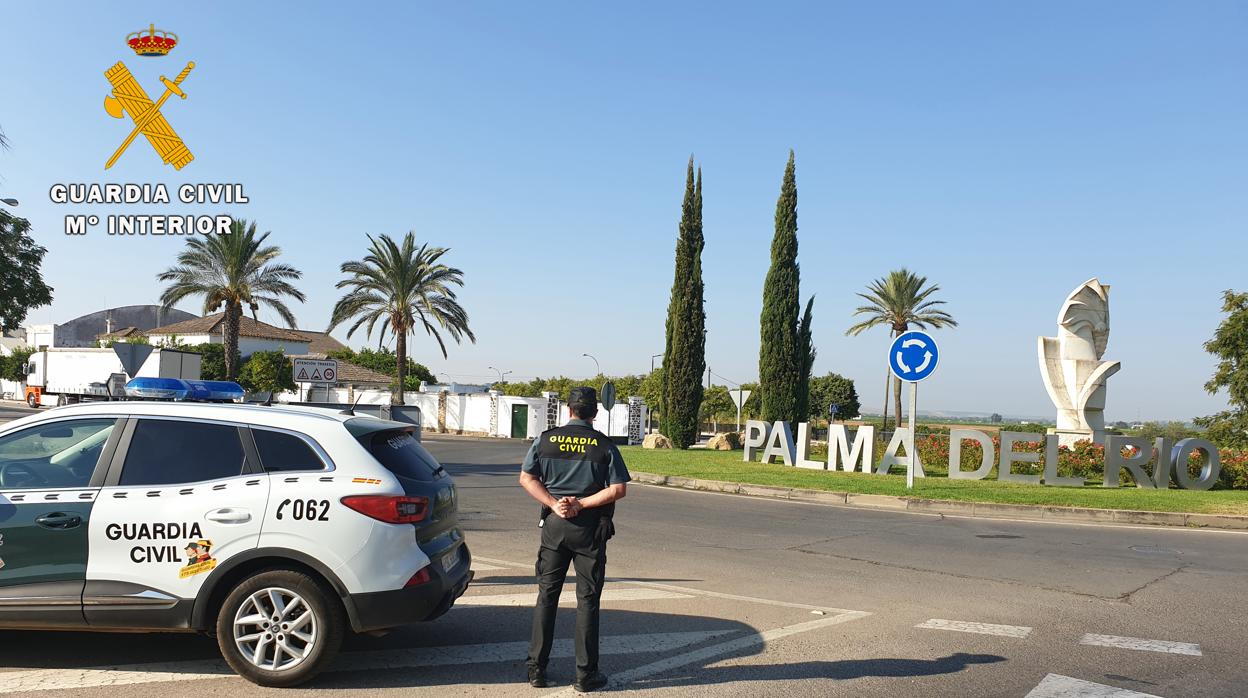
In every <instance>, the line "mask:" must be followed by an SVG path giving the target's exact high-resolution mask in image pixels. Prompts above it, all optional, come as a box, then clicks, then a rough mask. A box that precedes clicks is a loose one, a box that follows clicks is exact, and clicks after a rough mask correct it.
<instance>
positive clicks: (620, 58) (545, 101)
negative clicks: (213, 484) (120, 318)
mask: <svg viewBox="0 0 1248 698" xmlns="http://www.w3.org/2000/svg"><path fill="white" fill-rule="evenodd" d="M3 18H4V19H3V21H4V26H5V36H6V39H5V41H4V42H3V43H0V75H3V85H4V91H5V97H6V98H5V100H4V106H3V108H2V109H0V126H3V128H4V130H5V132H6V133H7V134H8V136H9V137H10V139H11V140H12V141H13V148H12V150H11V151H9V152H7V153H0V177H2V178H3V179H0V196H16V197H18V198H20V199H21V200H22V202H23V203H22V205H21V207H20V208H19V209H18V210H17V212H19V213H21V214H22V215H25V216H27V217H29V218H30V219H31V221H32V223H33V225H34V227H35V235H36V237H37V239H38V240H39V241H40V242H41V243H42V244H44V245H46V246H47V247H48V249H49V253H48V257H47V259H46V260H45V263H44V272H45V274H46V276H47V278H48V281H49V283H51V284H52V285H53V286H54V287H55V288H56V301H55V303H54V304H53V306H52V307H51V308H43V309H39V310H36V311H35V312H34V313H32V315H31V317H30V318H29V321H30V322H63V321H65V320H68V319H70V318H73V317H76V316H77V315H79V314H82V313H85V312H90V311H93V310H98V309H100V308H102V307H105V305H106V304H107V305H108V306H116V305H123V304H130V303H146V302H154V301H155V299H156V298H157V296H158V293H159V289H158V286H157V284H156V282H155V281H154V275H155V274H156V273H157V272H158V271H160V270H161V269H163V268H165V267H166V266H168V265H169V264H170V262H171V261H172V259H173V257H174V254H175V253H176V251H177V249H178V247H179V246H180V244H181V242H180V241H179V240H178V239H176V238H173V239H169V238H166V239H160V238H157V239H115V238H109V237H108V236H106V235H104V234H103V233H101V232H95V233H94V234H92V235H91V236H89V237H87V238H85V239H83V238H66V237H65V236H64V235H63V234H62V233H61V230H62V218H63V216H64V215H65V214H67V213H96V214H99V215H105V214H108V213H113V212H119V209H115V208H110V207H106V206H99V207H85V206H77V207H75V206H54V205H52V204H51V203H50V202H49V201H48V195H47V191H48V187H49V186H50V185H51V184H52V183H54V182H127V181H133V182H150V181H165V182H167V183H169V184H170V185H176V184H178V183H182V182H188V181H189V182H221V181H228V182H235V181H237V182H242V183H243V184H244V185H245V186H246V191H247V193H248V194H249V195H250V197H251V203H250V204H249V205H247V206H244V207H237V208H234V209H229V212H232V213H234V214H236V215H240V216H244V217H247V218H254V219H257V220H258V221H259V223H260V225H261V227H262V228H263V229H268V230H272V231H273V236H272V238H271V240H272V241H273V242H275V243H277V244H279V245H281V246H282V248H283V249H284V255H283V257H284V259H285V260H286V261H288V262H290V263H292V264H294V265H295V266H297V267H298V268H300V269H302V270H303V271H304V274H305V276H304V280H303V282H302V288H304V289H305V291H306V292H307V294H308V302H307V304H306V305H304V306H302V307H299V308H297V309H296V314H297V316H298V318H299V321H300V325H301V326H302V327H304V328H309V329H323V328H324V326H325V325H326V323H327V321H328V318H329V310H330V307H331V305H332V303H333V301H334V300H335V298H336V297H337V296H336V292H335V290H334V289H333V284H334V282H335V281H337V280H338V278H339V273H338V265H339V264H340V263H341V262H342V261H343V260H346V259H352V258H358V257H359V256H361V255H362V253H363V249H364V244H365V239H364V235H365V233H390V234H394V235H398V234H402V233H403V232H405V231H407V230H414V231H416V233H417V235H418V236H419V237H420V239H421V240H426V241H429V242H432V243H435V244H439V245H445V246H449V247H451V248H452V252H451V253H450V255H449V257H448V259H449V261H450V262H451V263H453V264H456V265H458V266H460V267H461V268H463V269H464V271H465V273H466V277H467V282H468V283H467V287H466V289H465V290H464V292H463V295H462V299H463V302H464V304H465V306H466V307H467V308H468V310H469V312H470V314H471V318H472V325H473V327H474V329H475V331H476V333H477V336H478V342H477V344H476V345H475V346H468V347H456V348H453V349H452V352H451V357H450V359H449V360H446V361H444V360H443V359H442V358H441V356H440V355H436V349H435V348H433V346H432V345H431V343H430V342H429V341H426V340H424V339H423V338H419V337H418V338H417V339H416V341H415V342H414V347H415V355H416V358H417V359H418V360H420V361H422V362H424V363H426V364H428V365H429V366H430V367H431V368H432V369H434V370H435V371H445V372H449V373H450V374H452V375H454V376H456V377H457V378H460V379H462V380H472V379H484V378H487V377H488V376H489V374H490V372H489V371H487V370H486V366H490V365H493V366H499V367H501V368H504V369H511V370H513V371H514V372H515V375H517V376H534V375H549V374H557V373H566V374H569V375H588V374H590V373H592V372H593V364H592V362H590V361H589V360H588V359H583V358H580V355H581V353H582V352H586V351H588V352H590V353H593V354H596V355H597V356H598V358H599V360H600V361H601V362H602V366H603V369H604V370H605V371H607V372H612V373H623V372H642V371H644V370H647V369H648V368H649V364H650V355H651V354H653V353H656V352H659V351H661V350H662V348H663V320H664V313H665V309H666V306H667V298H668V291H669V289H670V286H671V282H672V278H671V259H672V249H673V245H674V239H675V235H676V224H677V220H678V217H679V207H680V198H681V194H682V189H683V180H684V167H685V162H686V160H687V159H688V157H689V155H690V154H691V153H693V154H695V155H696V157H697V161H698V163H699V164H700V165H701V166H702V167H703V171H704V176H705V232H706V239H707V242H706V252H705V255H704V259H703V267H704V269H705V281H706V293H707V297H706V308H707V313H708V320H707V326H708V330H709V334H708V342H707V358H708V362H709V364H710V366H711V367H712V368H713V370H714V371H715V372H716V373H718V374H722V375H724V376H727V377H728V378H730V379H732V380H735V381H747V380H753V379H754V377H755V375H756V374H757V360H758V359H757V354H758V352H757V347H758V312H759V306H760V302H761V301H760V298H761V286H762V280H763V276H764V274H765V273H766V269H767V263H768V257H767V255H768V247H769V244H770V240H771V235H772V217H773V214H774V207H775V200H776V196H777V193H778V190H779V185H780V176H781V173H782V170H783V166H784V160H785V158H786V156H787V154H788V149H789V148H794V149H795V150H796V152H797V176H798V191H799V212H798V215H799V218H798V221H799V227H800V230H799V238H800V244H801V250H800V260H801V264H802V272H803V274H802V282H803V284H802V293H803V296H806V295H809V294H812V293H814V294H817V296H818V300H817V301H816V310H815V318H816V322H815V340H816V343H817V345H818V348H819V359H818V362H817V364H816V370H817V371H818V372H821V373H822V372H824V371H829V370H833V371H837V372H840V373H843V374H845V375H848V376H850V377H852V378H854V379H856V380H857V382H858V387H859V391H860V393H861V394H862V396H863V399H864V403H865V404H867V405H868V406H871V407H877V406H878V405H879V403H880V402H881V398H882V395H881V392H882V386H881V384H882V382H883V376H882V375H881V374H882V372H883V370H884V362H883V353H884V349H885V345H886V343H887V339H886V337H885V333H884V331H883V330H879V331H875V332H872V333H868V334H866V335H863V336H861V337H858V338H847V337H845V336H844V330H845V328H846V327H847V326H848V325H849V324H850V323H851V317H850V313H851V312H852V309H853V308H854V306H855V304H856V303H855V301H856V298H855V296H854V295H853V294H854V292H855V291H857V290H859V289H861V288H862V287H863V286H864V285H865V284H866V283H867V282H869V281H870V280H871V279H873V278H875V277H878V276H881V275H883V274H885V273H886V272H887V271H888V270H889V269H891V268H896V267H900V266H902V265H905V266H909V267H911V268H913V269H916V270H918V271H919V272H921V273H923V274H925V275H927V276H928V277H929V278H931V279H932V280H934V281H936V282H938V283H939V284H940V285H941V287H942V292H941V297H942V298H944V299H945V300H947V301H948V302H949V305H948V309H949V310H950V311H951V312H952V313H953V314H954V315H955V316H956V317H957V318H958V319H959V321H960V322H961V327H960V328H958V329H957V330H955V331H943V332H940V333H939V335H938V336H939V338H940V339H941V341H942V349H943V351H944V359H943V364H942V367H941V369H940V371H939V372H938V373H937V375H936V376H935V377H934V378H932V379H930V380H929V381H928V382H927V383H925V385H924V390H923V392H922V396H921V397H922V400H921V404H920V408H921V409H947V410H996V411H1000V412H1003V413H1006V414H1024V415H1048V414H1051V412H1052V408H1051V406H1050V404H1049V402H1048V398H1047V396H1046V395H1045V392H1044V388H1043V385H1042V383H1041V381H1040V376H1039V373H1038V367H1037V359H1036V355H1035V342H1036V337H1037V336H1039V335H1042V334H1044V335H1047V334H1052V333H1053V332H1054V329H1055V318H1056V314H1057V311H1058V307H1059V305H1060V303H1061V301H1062V299H1063V298H1064V297H1065V295H1066V293H1068V292H1069V291H1070V290H1071V289H1072V288H1073V287H1074V286H1076V285H1077V284H1078V283H1080V282H1082V281H1083V280H1085V279H1087V278H1089V277H1092V276H1099V277H1100V278H1101V280H1102V281H1103V282H1104V283H1108V284H1111V285H1112V286H1113V291H1112V293H1111V312H1112V319H1113V332H1112V336H1111V339H1110V344H1109V351H1108V352H1107V355H1106V358H1111V359H1118V360H1121V361H1122V362H1123V369H1122V371H1121V372H1120V373H1119V374H1118V375H1117V376H1115V377H1113V378H1112V379H1111V382H1110V390H1109V407H1108V416H1109V418H1110V419H1135V418H1136V416H1137V414H1138V415H1139V416H1142V417H1144V418H1150V417H1152V418H1176V419H1188V418H1190V417H1192V416H1194V415H1198V414H1207V413H1209V412H1212V411H1214V410H1217V409H1221V408H1222V407H1223V405H1224V404H1225V401H1224V399H1223V397H1222V396H1208V395H1206V394H1205V393H1204V391H1203V390H1202V389H1201V384H1202V383H1203V382H1204V381H1205V380H1206V379H1207V378H1208V375H1209V374H1210V372H1211V370H1212V365H1213V361H1212V360H1211V358H1210V357H1209V356H1208V355H1206V354H1205V353H1204V352H1203V350H1202V349H1201V343H1202V342H1203V341H1205V340H1206V339H1208V337H1209V336H1210V335H1211V333H1212V332H1213V330H1214V328H1215V327H1216V326H1217V323H1218V321H1219V314H1218V306H1219V293H1220V292H1221V291H1222V290H1223V289H1226V288H1238V289H1240V290H1244V289H1246V288H1248V274H1245V272H1244V263H1245V260H1244V257H1245V255H1244V253H1245V251H1248V243H1245V241H1244V235H1245V224H1246V223H1248V197H1246V196H1245V192H1246V191H1248V130H1246V129H1245V124H1246V123H1248V91H1245V89H1244V86H1245V84H1246V82H1248V42H1245V40H1244V37H1245V36H1248V4H1245V3H1243V2H1216V1H1210V2H1200V3H1178V2H1138V1H1131V2H1095V3H1089V2H1052V1H1046V2H1028V3H989V2H975V3H964V2H944V3H929V2H910V3H835V4H833V3H813V2H812V3H800V4H797V3H761V2H760V3H753V4H749V5H746V4H731V3H648V4H634V3H626V4H618V3H617V4H606V3H584V2H566V3H547V2H541V3H516V2H499V3H490V4H486V3H420V4H416V3H389V4H386V5H374V4H365V3H340V2H335V3H294V2H286V3H195V4H187V3H168V2H159V3H156V2H152V3H81V4H63V3H54V2H40V3H10V4H9V5H7V6H6V7H5V9H4V10H3ZM151 22H155V23H156V25H157V26H158V27H161V28H166V29H170V30H172V31H174V32H176V33H177V34H179V35H180V37H181V41H182V43H181V45H179V46H178V48H177V49H175V50H174V52H173V54H172V55H170V56H169V57H167V58H163V59H142V58H138V57H136V56H134V55H133V53H132V52H130V51H129V49H128V48H127V47H126V46H125V45H124V44H123V39H124V37H125V35H126V34H128V33H129V32H132V31H135V30H137V29H139V28H141V27H146V26H147V25H148V24H149V23H151ZM118 60H125V62H126V64H127V65H128V66H130V68H131V70H132V71H134V73H135V75H136V77H138V79H139V82H140V83H141V84H142V85H143V86H144V87H145V88H146V89H147V90H148V92H149V93H155V92H157V90H156V87H157V86H158V82H157V76H159V75H160V74H167V75H169V76H171V77H172V76H173V75H174V74H176V73H177V72H178V70H180V69H181V67H182V66H183V65H185V62H186V61H187V60H194V61H195V62H196V64H197V67H196V69H195V71H194V72H193V73H192V74H191V76H190V77H189V78H188V79H187V81H186V82H185V83H184V84H183V87H184V88H185V90H186V92H187V93H188V95H189V98H188V99H187V100H186V101H182V100H177V99H174V100H171V101H170V102H169V103H168V104H167V105H166V106H165V108H164V113H165V114H166V115H167V117H168V119H169V121H170V123H171V124H172V125H173V126H174V128H175V129H177V131H178V132H179V133H180V134H181V135H182V136H183V137H184V138H185V139H186V141H187V143H188V145H189V147H190V148H191V149H192V151H193V152H194V153H195V156H196V160H195V161H194V162H193V163H192V164H191V165H189V166H188V167H187V168H185V169H184V170H182V171H181V172H174V171H173V170H172V168H170V167H168V166H161V165H160V164H159V160H158V159H157V158H156V157H155V155H154V154H153V153H152V151H151V149H150V147H149V146H148V145H147V144H146V143H144V142H143V141H141V140H140V141H139V142H137V143H136V144H135V145H134V146H132V147H131V149H130V151H128V152H127V153H126V155H124V156H123V157H122V159H121V161H120V162H119V164H118V165H117V166H116V167H114V168H113V169H112V170H110V171H109V172H107V173H106V172H105V171H104V170H103V163H104V161H105V160H106V159H107V157H108V155H109V154H110V153H111V152H112V150H113V148H115V147H116V145H117V144H118V143H120V141H121V140H122V138H123V137H124V135H125V133H126V132H127V130H128V124H127V123H124V122H119V121H115V120H113V119H111V118H109V117H108V116H107V115H106V114H105V113H104V110H103V108H102V104H101V102H102V98H103V97H104V95H105V94H106V93H107V92H108V89H109V87H108V84H107V82H106V81H105V79H104V76H103V71H104V69H105V68H107V67H109V66H111V65H112V64H113V63H114V62H116V61H118ZM153 96H154V95H153ZM171 189H172V186H171ZM139 210H141V207H133V208H131V209H128V210H127V212H136V211H139ZM161 210H163V211H165V212H173V213H176V212H183V213H185V212H191V211H192V210H193V209H188V208H187V207H183V206H180V205H177V204H176V203H175V204H174V205H171V206H168V207H163V208H162V209H161ZM184 307H185V308H186V309H188V310H193V311H198V310H199V307H198V306H197V305H193V304H186V305H184ZM543 316H546V317H548V318H549V319H548V320H546V322H547V323H548V325H547V329H548V331H549V332H550V334H551V336H552V338H556V339H553V340H546V339H544V336H543V326H542V324H541V321H540V318H541V317H543ZM262 319H266V320H269V321H274V320H275V319H276V318H275V317H273V315H272V314H268V315H262ZM340 334H341V333H340ZM568 338H576V341H575V342H574V343H563V342H561V341H560V340H563V341H566V340H568ZM365 341H366V340H364V339H363V338H362V337H358V336H357V337H356V338H355V339H354V341H353V342H352V344H355V345H359V344H363V343H365Z"/></svg>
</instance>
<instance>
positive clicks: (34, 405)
mask: <svg viewBox="0 0 1248 698" xmlns="http://www.w3.org/2000/svg"><path fill="white" fill-rule="evenodd" d="M26 404H27V405H30V409H32V410H37V409H39V398H37V397H35V394H34V393H31V394H30V395H27V396H26Z"/></svg>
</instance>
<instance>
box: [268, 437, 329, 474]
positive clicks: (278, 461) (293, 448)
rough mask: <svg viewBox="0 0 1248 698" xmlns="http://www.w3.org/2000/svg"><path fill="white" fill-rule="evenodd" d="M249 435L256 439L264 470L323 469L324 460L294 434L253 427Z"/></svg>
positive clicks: (271, 471)
mask: <svg viewBox="0 0 1248 698" xmlns="http://www.w3.org/2000/svg"><path fill="white" fill-rule="evenodd" d="M251 435H252V437H253V438H255V440H256V450H257V451H258V452H259V453H260V462H261V463H263V464H264V470H265V472H269V473H277V472H285V471H290V470H324V469H325V462H324V461H322V460H321V457H320V456H318V455H316V451H314V450H312V447H311V446H309V445H308V443H307V442H306V441H304V440H303V439H301V438H299V437H298V436H295V435H294V434H285V433H282V432H280V431H271V430H269V429H258V428H255V427H253V428H252V430H251Z"/></svg>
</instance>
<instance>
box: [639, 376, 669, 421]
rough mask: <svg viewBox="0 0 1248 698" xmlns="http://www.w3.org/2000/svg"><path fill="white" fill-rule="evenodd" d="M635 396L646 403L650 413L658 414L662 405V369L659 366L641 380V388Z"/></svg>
mask: <svg viewBox="0 0 1248 698" xmlns="http://www.w3.org/2000/svg"><path fill="white" fill-rule="evenodd" d="M637 394H638V395H640V396H641V399H643V400H645V401H646V406H647V407H649V409H650V411H651V412H654V413H656V414H657V413H658V412H659V411H660V407H661V406H662V404H663V367H662V366H660V367H658V368H656V369H654V370H653V371H651V372H650V373H647V374H646V377H645V378H643V379H642V380H641V386H640V387H638V389H637Z"/></svg>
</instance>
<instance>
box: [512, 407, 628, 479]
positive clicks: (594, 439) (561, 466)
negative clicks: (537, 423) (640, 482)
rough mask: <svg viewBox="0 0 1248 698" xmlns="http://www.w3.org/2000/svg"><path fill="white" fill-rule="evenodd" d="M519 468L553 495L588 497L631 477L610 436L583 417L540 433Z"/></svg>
mask: <svg viewBox="0 0 1248 698" xmlns="http://www.w3.org/2000/svg"><path fill="white" fill-rule="evenodd" d="M520 469H521V470H522V471H524V472H526V473H528V474H530V475H532V476H533V477H535V478H537V479H538V480H540V481H541V482H542V484H544V485H545V486H546V491H547V492H550V493H551V494H552V495H553V496H555V497H578V498H579V497H588V496H589V495H591V494H594V493H595V492H599V491H601V490H604V489H606V488H607V486H608V485H618V484H622V483H625V482H628V481H629V480H631V479H632V478H631V477H630V476H629V474H628V468H626V467H625V466H624V458H623V457H621V456H620V450H619V449H618V448H616V447H615V444H614V443H612V442H611V439H609V438H607V436H606V434H603V433H602V432H600V431H595V430H594V428H593V426H592V425H591V424H590V423H589V422H587V421H585V420H583V419H573V420H570V421H569V422H568V423H567V424H565V425H564V426H561V427H557V428H555V429H551V430H550V431H547V432H543V433H542V435H541V436H540V437H538V438H537V439H536V440H535V441H534V442H533V447H532V448H530V449H529V453H528V455H527V456H525V457H524V464H523V465H521V466H520Z"/></svg>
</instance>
